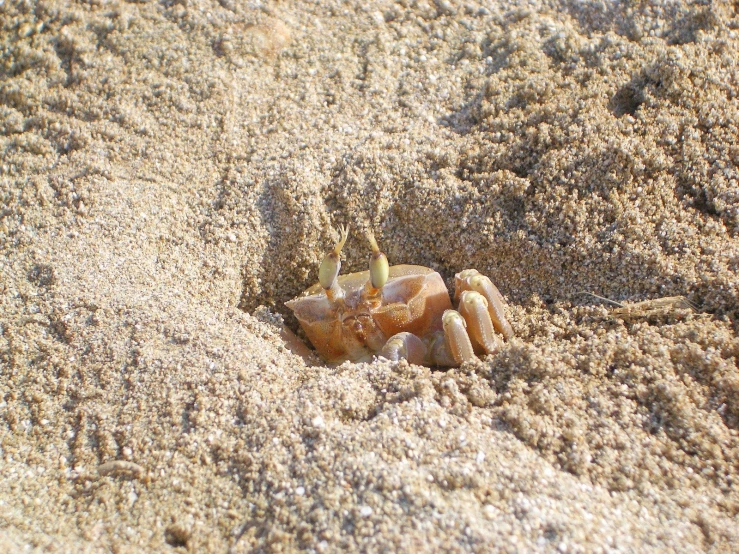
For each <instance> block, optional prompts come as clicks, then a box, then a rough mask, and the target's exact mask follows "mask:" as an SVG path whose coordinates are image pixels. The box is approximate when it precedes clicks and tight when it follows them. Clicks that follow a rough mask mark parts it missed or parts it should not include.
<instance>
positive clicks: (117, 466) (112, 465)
mask: <svg viewBox="0 0 739 554" xmlns="http://www.w3.org/2000/svg"><path fill="white" fill-rule="evenodd" d="M121 473H127V474H129V475H131V476H132V477H134V478H135V479H139V478H140V477H141V476H142V475H143V474H144V468H143V467H141V466H140V465H139V464H137V463H134V462H127V461H125V460H113V461H112V462H105V463H104V464H102V465H99V466H98V475H100V477H105V476H106V475H120V474H121Z"/></svg>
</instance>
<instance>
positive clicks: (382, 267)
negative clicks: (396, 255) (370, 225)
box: [369, 233, 390, 289]
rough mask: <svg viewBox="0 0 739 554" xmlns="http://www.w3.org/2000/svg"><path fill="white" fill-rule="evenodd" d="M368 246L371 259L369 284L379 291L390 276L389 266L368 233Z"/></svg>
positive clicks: (372, 237)
mask: <svg viewBox="0 0 739 554" xmlns="http://www.w3.org/2000/svg"><path fill="white" fill-rule="evenodd" d="M369 241H370V245H371V246H372V257H371V258H370V284H371V285H372V287H373V288H376V289H381V288H382V287H383V286H385V283H387V278H388V276H389V275H390V264H388V262H387V256H385V254H384V253H383V252H381V251H380V247H379V246H377V241H376V240H375V236H374V235H373V234H372V233H370V235H369Z"/></svg>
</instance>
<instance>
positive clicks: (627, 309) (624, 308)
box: [579, 292, 699, 319]
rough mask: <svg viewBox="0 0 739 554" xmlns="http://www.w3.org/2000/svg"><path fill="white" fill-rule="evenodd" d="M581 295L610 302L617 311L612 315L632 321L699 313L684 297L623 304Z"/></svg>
mask: <svg viewBox="0 0 739 554" xmlns="http://www.w3.org/2000/svg"><path fill="white" fill-rule="evenodd" d="M579 294H587V295H589V296H592V297H593V298H597V299H598V300H603V301H605V302H610V303H611V304H613V305H614V306H618V308H617V309H615V310H613V311H612V312H611V313H612V314H613V315H615V316H616V317H618V318H620V319H632V318H638V317H650V316H655V315H668V314H670V313H673V312H675V311H676V310H690V311H692V312H697V311H699V310H698V308H697V306H696V305H695V304H693V303H692V302H691V301H690V300H688V299H687V298H685V297H684V296H665V297H663V298H655V299H653V300H643V301H642V302H634V303H627V304H622V303H620V302H616V301H615V300H610V299H608V298H604V297H603V296H598V295H597V294H593V293H592V292H581V293H579Z"/></svg>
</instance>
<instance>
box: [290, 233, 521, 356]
mask: <svg viewBox="0 0 739 554" xmlns="http://www.w3.org/2000/svg"><path fill="white" fill-rule="evenodd" d="M347 236H348V229H347V228H344V227H342V228H341V238H340V239H339V242H338V243H337V244H336V246H335V247H334V248H333V250H331V251H329V252H328V254H326V256H325V257H324V259H323V261H322V262H321V266H320V268H319V271H318V283H317V284H315V285H314V286H312V287H311V288H309V289H308V290H306V291H305V292H303V294H302V295H300V296H298V297H297V298H295V299H293V300H290V301H289V302H287V303H286V305H287V307H288V308H290V309H291V310H292V311H293V312H294V313H295V317H297V319H298V321H299V322H300V325H301V327H302V328H303V330H304V331H305V334H306V335H307V336H308V339H309V340H310V342H311V343H312V344H313V346H314V347H315V348H316V350H317V351H318V353H319V354H320V355H321V357H323V358H324V359H325V360H326V361H328V362H329V363H341V362H343V361H346V360H351V361H355V362H357V361H367V360H369V359H371V358H372V356H374V355H380V356H383V357H385V358H388V359H390V360H399V359H401V358H405V359H407V360H408V361H409V362H411V363H414V364H420V365H427V366H458V365H460V364H462V362H464V361H466V360H469V359H472V358H473V357H474V356H475V354H476V353H477V354H483V353H485V354H492V353H494V352H496V351H497V350H498V349H499V348H500V347H501V339H500V337H499V336H498V335H497V334H496V331H497V332H498V333H500V334H501V335H502V336H503V337H504V338H505V339H510V338H511V337H512V336H513V329H512V328H511V326H510V324H509V323H508V321H507V320H506V318H505V315H504V306H505V300H504V299H503V297H502V296H501V294H500V292H498V289H497V288H496V287H495V285H493V283H492V281H490V279H489V278H487V277H486V276H484V275H482V274H480V273H479V272H478V271H477V270H475V269H467V270H465V271H462V272H460V273H457V274H456V276H455V278H454V281H455V292H454V301H455V303H456V304H457V310H453V309H452V302H451V300H450V298H449V292H448V291H447V288H446V285H445V284H444V280H443V279H442V278H441V276H440V275H439V274H438V273H437V272H435V271H434V270H432V269H430V268H428V267H423V266H418V265H395V266H390V265H389V264H388V261H387V257H386V256H385V254H383V253H382V252H381V251H380V249H379V247H378V246H377V241H376V240H375V238H374V236H372V235H371V234H370V236H369V240H370V245H371V246H372V257H371V258H370V269H369V271H361V272H358V273H350V274H348V275H342V276H339V270H340V268H341V258H340V256H341V249H342V248H343V246H344V243H345V242H346V239H347Z"/></svg>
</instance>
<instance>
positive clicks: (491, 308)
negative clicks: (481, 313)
mask: <svg viewBox="0 0 739 554" xmlns="http://www.w3.org/2000/svg"><path fill="white" fill-rule="evenodd" d="M454 281H455V291H454V299H455V300H457V299H460V298H461V295H462V293H463V292H464V291H468V290H470V291H475V292H478V293H480V294H481V295H482V296H484V297H485V300H487V303H488V306H487V308H488V313H489V314H490V319H491V321H492V322H493V326H494V327H495V330H496V331H498V332H499V333H500V334H501V335H503V336H504V337H505V338H506V340H510V339H511V338H512V337H513V334H514V333H513V328H512V327H511V324H510V323H508V320H507V319H506V317H505V309H504V306H505V300H504V299H503V295H502V294H500V291H498V288H497V287H496V286H495V285H494V284H493V282H492V281H491V280H490V279H489V278H488V277H486V276H485V275H482V274H481V273H480V272H479V271H477V270H476V269H465V270H464V271H462V272H460V273H457V274H456V275H455V276H454Z"/></svg>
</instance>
